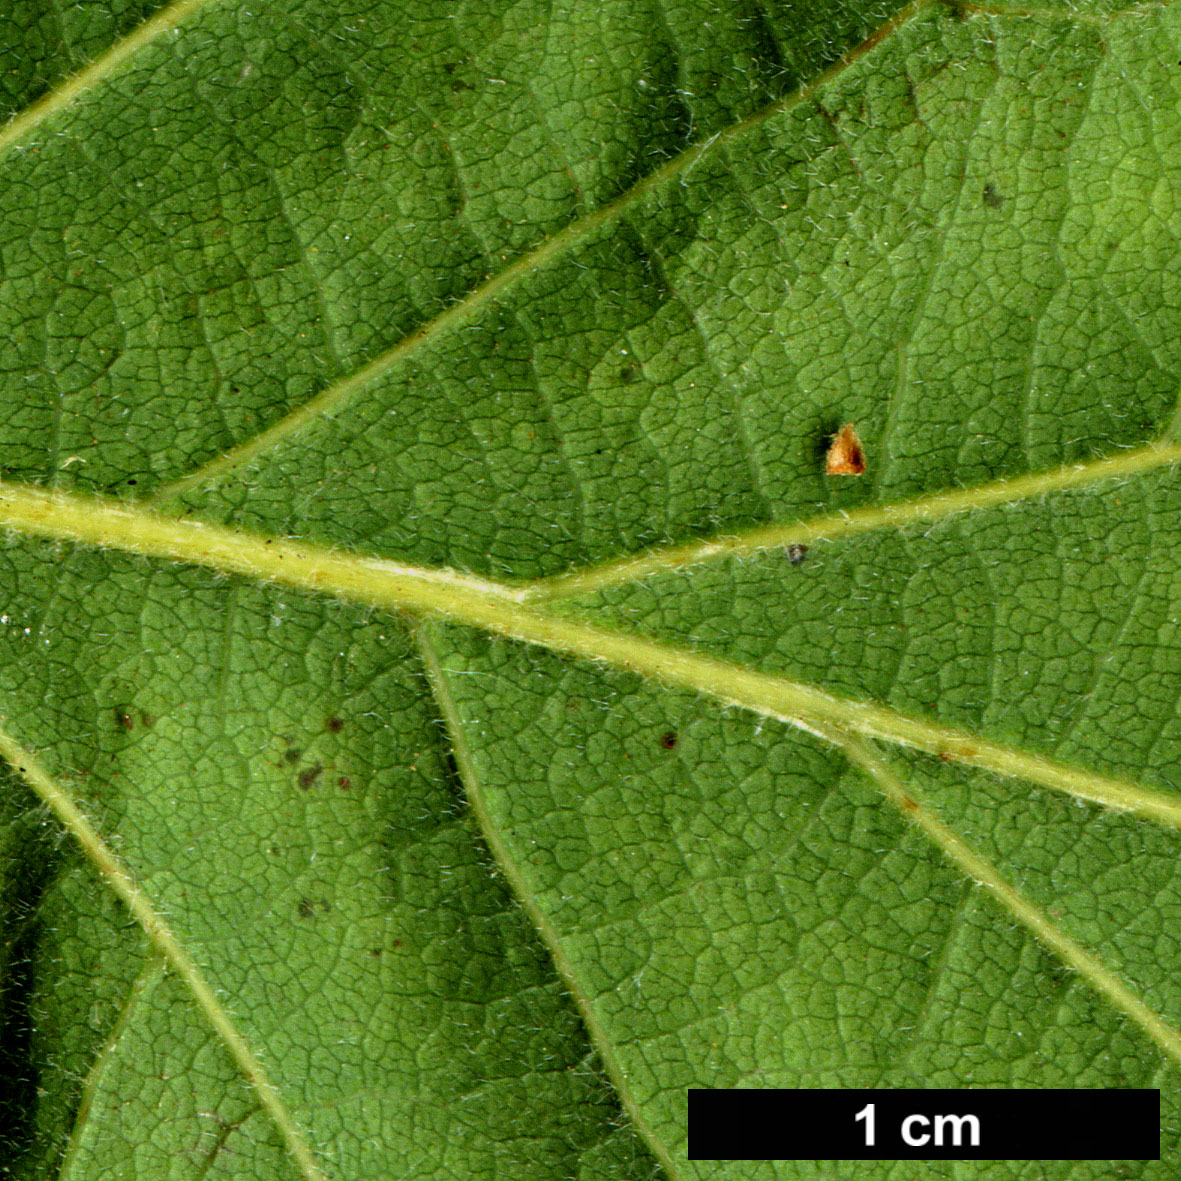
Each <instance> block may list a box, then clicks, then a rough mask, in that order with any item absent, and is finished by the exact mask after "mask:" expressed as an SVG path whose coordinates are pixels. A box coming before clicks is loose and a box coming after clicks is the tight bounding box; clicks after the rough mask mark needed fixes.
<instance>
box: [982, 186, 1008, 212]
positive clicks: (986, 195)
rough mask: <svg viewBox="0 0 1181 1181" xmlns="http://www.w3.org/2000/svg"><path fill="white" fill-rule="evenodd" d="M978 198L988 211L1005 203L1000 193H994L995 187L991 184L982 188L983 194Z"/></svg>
mask: <svg viewBox="0 0 1181 1181" xmlns="http://www.w3.org/2000/svg"><path fill="white" fill-rule="evenodd" d="M980 196H981V197H982V198H983V200H984V204H985V205H987V206H988V207H989V208H990V209H996V208H997V207H998V206H1000V205H1003V204H1004V202H1005V199H1004V197H1002V196H1001V195H1000V193H998V192H997V191H996V185H994V184H991V183H989V184H986V185H985V186H984V192H982V193H981V194H980Z"/></svg>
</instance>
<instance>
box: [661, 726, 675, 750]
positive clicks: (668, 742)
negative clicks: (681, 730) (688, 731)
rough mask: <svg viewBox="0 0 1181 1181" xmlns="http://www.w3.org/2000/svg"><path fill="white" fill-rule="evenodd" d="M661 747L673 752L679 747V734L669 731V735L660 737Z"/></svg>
mask: <svg viewBox="0 0 1181 1181" xmlns="http://www.w3.org/2000/svg"><path fill="white" fill-rule="evenodd" d="M660 745H661V746H663V747H664V749H665V750H672V749H673V748H674V747H675V746H676V745H677V733H676V731H675V730H669V731H668V732H667V733H665V734H662V735H661V736H660Z"/></svg>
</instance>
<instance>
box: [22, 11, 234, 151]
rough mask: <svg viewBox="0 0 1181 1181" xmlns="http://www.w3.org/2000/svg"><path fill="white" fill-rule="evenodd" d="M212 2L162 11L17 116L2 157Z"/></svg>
mask: <svg viewBox="0 0 1181 1181" xmlns="http://www.w3.org/2000/svg"><path fill="white" fill-rule="evenodd" d="M212 2H213V0H176V3H174V4H169V5H168V6H167V7H166V8H162V9H160V11H159V12H157V13H156V14H155V15H154V16H152V17H149V18H148V19H147V20H146V21H144V23H143V24H142V25H140V26H139V27H138V28H137V29H136V30H135V31H134V32H132V33H129V34H128V35H127V36H126V37H124V38H123V39H122V40H121V41H117V42H116V43H115V44H114V45H113V46H111V48H110V49H108V50H107V52H106V53H104V54H103V55H102V56H101V57H99V58H96V59H95V60H94V61H93V62H91V63H90V65H88V66H87V67H86V68H85V69H82V70H79V71H78V73H76V74H73V75H71V76H70V77H69V78H67V79H66V80H65V81H64V82H62V83H61V84H60V85H59V86H56V87H54V89H53V90H51V91H49V92H48V93H47V94H45V95H43V96H42V97H41V98H39V99H38V100H37V101H36V102H35V103H33V104H32V106H30V107H27V108H26V109H25V110H23V111H21V112H20V114H18V115H14V116H13V117H12V118H11V119H10V120H9V121H8V123H7V124H6V125H5V126H4V127H3V128H2V129H0V155H2V154H3V153H5V152H8V151H11V150H12V149H13V148H16V147H19V146H20V145H21V144H22V143H25V142H26V141H27V140H29V139H30V138H31V137H32V135H33V133H34V132H35V131H36V130H37V129H38V128H39V127H41V126H42V125H43V124H44V123H45V122H46V121H47V120H48V119H50V118H51V117H52V116H54V115H56V114H58V113H59V112H60V111H64V110H65V109H66V108H67V107H70V106H72V105H73V104H74V103H76V102H77V101H78V99H80V98H81V97H82V95H83V94H85V93H86V91H88V90H90V89H92V88H93V87H95V86H97V85H98V84H99V83H100V82H103V81H105V80H106V79H107V78H110V77H111V76H112V75H113V74H115V73H116V72H117V71H118V70H119V69H120V67H122V66H124V65H126V64H127V63H128V62H129V61H131V60H132V59H133V58H134V57H135V55H136V54H137V53H138V52H139V51H140V50H141V49H143V48H144V47H145V46H147V45H150V44H151V43H152V42H153V41H155V40H156V38H158V37H160V36H162V35H163V34H165V33H167V32H168V31H169V30H171V29H175V28H176V26H177V25H179V24H180V23H181V21H183V20H186V19H187V18H188V17H190V16H192V15H193V14H194V13H195V12H199V11H200V10H201V9H202V8H206V7H208V6H209V4H211V3H212Z"/></svg>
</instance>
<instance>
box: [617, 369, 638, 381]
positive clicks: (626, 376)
mask: <svg viewBox="0 0 1181 1181" xmlns="http://www.w3.org/2000/svg"><path fill="white" fill-rule="evenodd" d="M635 376H636V367H635V366H634V365H625V366H624V367H623V368H622V369H621V370H620V371H619V380H620V381H634V380H635Z"/></svg>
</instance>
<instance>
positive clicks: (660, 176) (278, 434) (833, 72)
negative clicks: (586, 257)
mask: <svg viewBox="0 0 1181 1181" xmlns="http://www.w3.org/2000/svg"><path fill="white" fill-rule="evenodd" d="M933 2H934V0H914V2H913V3H911V4H909V5H907V6H906V7H905V8H903V9H902V10H901V11H899V12H898V13H897V14H895V16H893V17H892V18H891V19H890V20H889V21H887V22H886V23H885V24H884V25H881V26H880V27H879V28H878V29H876V30H875V31H874V32H873V33H872V34H871V35H870V36H869V37H868V38H866V40H865V41H863V42H862V43H861V44H860V45H858V46H856V47H855V48H854V49H851V50H850V51H849V52H848V53H846V54H844V55H843V56H842V57H841V58H840V59H839V60H838V61H836V62H834V63H833V65H831V66H829V68H828V69H827V70H824V71H823V72H822V73H820V74H818V75H817V76H816V77H815V78H814V79H813V80H812V81H811V82H809V83H808V84H807V85H805V86H802V87H800V88H799V89H798V90H796V91H793V92H792V93H791V94H789V95H787V96H785V97H784V98H780V99H776V101H775V102H773V103H771V104H770V105H769V106H766V107H764V108H763V109H762V110H761V111H756V112H755V113H754V114H753V115H749V116H748V117H747V118H745V119H742V120H740V121H739V122H737V123H734V124H732V125H731V126H730V127H727V128H726V129H725V130H723V131H719V132H717V133H716V134H714V135H712V136H710V138H709V139H707V140H703V141H702V142H701V143H697V144H694V145H693V146H692V147H689V148H686V149H685V150H684V151H683V152H681V153H680V154H679V155H677V156H674V157H673V158H672V159H671V160H669V161H667V162H666V163H665V164H663V165H661V167H659V168H657V169H656V170H655V171H654V172H651V173H649V174H648V175H647V176H646V177H644V178H643V179H642V180H640V181H638V182H637V183H636V184H634V185H633V186H632V187H631V188H630V189H628V190H626V191H625V192H623V193H621V194H620V195H619V196H618V197H616V198H615V200H613V201H610V202H608V203H607V204H606V205H603V206H601V207H600V208H598V209H596V210H594V212H592V213H588V214H587V215H586V216H584V217H581V218H579V219H577V220H576V221H573V222H571V223H570V225H568V226H566V227H565V229H562V230H559V231H558V232H557V233H556V234H554V235H553V236H552V237H549V238H546V239H545V240H544V241H543V242H541V243H540V244H539V245H538V246H535V247H534V248H533V249H532V250H530V251H529V252H528V253H526V254H523V255H522V256H521V257H520V258H518V259H516V260H515V261H514V262H512V263H510V264H509V265H508V266H507V267H505V269H504V270H502V271H499V272H498V273H497V274H495V275H493V276H492V277H491V278H490V279H488V280H487V281H486V282H484V283H483V284H481V285H480V286H479V287H477V288H475V289H474V290H473V291H471V292H469V294H468V295H466V296H465V297H464V298H463V299H460V300H458V301H457V302H455V303H453V304H451V306H450V307H448V308H447V309H446V310H445V311H443V312H441V313H439V315H437V316H435V317H434V318H433V319H432V320H429V321H428V322H427V323H425V324H423V325H422V326H421V327H420V328H418V329H416V330H415V331H414V332H412V333H410V334H409V335H408V336H405V337H403V338H402V339H401V340H400V341H398V343H397V344H395V345H393V346H392V347H391V348H389V349H387V350H386V351H385V352H384V353H382V354H381V355H380V356H378V357H375V358H374V359H373V360H372V361H370V362H369V363H368V364H366V365H364V366H362V367H361V368H360V369H357V370H355V371H354V372H353V373H351V374H349V376H347V377H344V378H341V379H340V380H339V381H336V382H333V383H332V384H331V385H329V386H327V387H326V388H325V389H323V390H322V391H321V392H320V393H319V394H317V395H316V396H315V397H314V398H312V399H311V400H310V401H308V402H305V403H304V404H303V405H302V406H297V407H296V408H295V409H294V410H292V411H290V412H289V413H288V414H287V415H285V416H284V417H283V418H281V419H280V420H279V421H278V422H276V423H274V424H273V425H272V426H270V427H268V428H267V429H266V430H264V431H260V432H259V433H258V434H257V435H254V436H253V437H252V438H250V439H247V440H246V441H245V442H243V443H240V444H238V445H237V446H236V447H232V448H230V450H229V451H226V452H225V453H224V454H222V455H220V456H219V457H217V458H216V459H213V460H210V461H209V462H208V463H205V464H203V465H202V466H201V467H199V468H196V469H194V470H193V471H192V472H190V473H189V474H188V475H186V476H182V477H180V478H179V479H177V480H173V481H172V482H171V483H169V484H165V485H163V486H162V487H161V488H159V489H158V490H157V491H156V492H155V493H154V495H153V496H152V497H151V498H150V503H152V504H154V505H160V504H163V503H165V502H166V501H168V500H171V499H172V498H173V497H176V496H179V495H182V494H184V493H186V492H188V491H190V490H191V489H193V488H195V487H198V486H199V485H201V484H204V483H206V482H207V481H209V480H212V479H216V478H217V477H219V476H222V475H224V474H226V473H227V472H229V471H232V470H234V469H235V468H238V467H241V466H243V465H244V464H247V463H250V462H251V461H252V460H254V459H256V458H257V457H258V456H260V455H262V454H264V453H265V452H267V451H269V450H271V449H272V448H273V447H275V446H277V445H278V444H279V443H281V442H282V441H283V440H284V439H286V438H288V437H289V436H291V435H293V434H296V433H298V432H299V431H300V430H301V429H302V428H303V427H305V426H307V425H308V424H309V423H312V422H315V421H316V420H318V419H320V418H324V417H329V416H331V415H332V414H334V413H336V412H337V411H340V410H343V409H344V408H346V407H347V405H348V403H349V402H350V401H351V399H352V398H353V397H354V395H356V394H357V393H359V392H360V390H361V389H363V388H364V387H365V386H367V385H368V384H369V383H370V382H372V381H375V380H376V379H377V378H379V377H381V376H382V375H383V374H385V373H388V372H389V371H390V370H391V369H393V368H394V367H395V366H397V365H398V364H400V363H401V362H402V361H404V360H406V359H407V358H408V357H410V356H411V355H412V354H414V353H415V352H417V351H418V349H419V348H421V347H422V346H423V345H425V344H426V343H428V342H429V341H432V340H434V339H435V338H436V337H437V336H439V335H440V334H441V333H443V332H445V331H446V330H447V329H449V328H452V327H455V326H456V325H458V324H460V323H462V322H463V321H464V320H466V319H467V318H468V317H469V316H471V315H473V314H475V313H476V312H478V311H479V310H480V309H481V308H483V307H485V306H487V305H488V304H489V303H492V302H494V301H495V300H496V299H497V298H499V297H500V296H501V295H502V294H503V293H504V292H505V290H506V289H507V288H509V287H510V286H512V284H513V283H515V282H516V280H517V279H519V278H521V277H522V276H524V275H528V274H530V273H531V272H533V271H537V270H541V269H542V268H544V267H546V266H548V265H549V264H550V263H551V262H552V261H553V260H554V259H555V258H557V257H559V256H561V255H563V254H564V253H565V252H566V251H568V250H570V249H572V248H573V247H575V246H576V245H577V244H578V243H580V242H582V241H584V240H586V239H588V238H589V237H590V236H591V235H592V234H593V233H594V232H595V231H596V230H598V229H600V228H601V227H603V226H605V225H609V224H610V223H611V222H614V221H616V220H617V219H619V218H620V217H622V216H623V215H624V214H625V213H626V212H627V211H628V210H629V209H631V208H633V207H634V206H636V205H638V204H639V203H640V202H641V201H642V200H643V199H644V198H645V197H646V196H647V195H648V194H649V193H650V192H651V191H652V190H653V189H655V188H657V187H659V186H660V185H662V184H664V183H665V182H666V181H668V180H670V179H672V178H674V177H676V176H678V175H680V174H682V173H688V171H689V170H690V169H691V168H692V167H693V166H694V165H695V164H696V163H697V161H698V160H701V159H702V158H703V157H705V156H708V155H711V154H713V153H714V152H716V151H718V150H720V149H721V148H723V147H725V146H726V145H727V144H729V143H731V142H732V141H733V140H736V139H740V138H741V137H742V136H744V135H746V134H747V133H748V132H750V131H752V130H753V129H755V128H757V127H759V126H761V125H762V124H763V123H765V122H766V121H767V120H768V119H770V118H772V117H774V116H775V115H778V114H782V113H783V112H784V111H788V110H791V108H792V107H795V106H798V105H799V104H800V103H803V102H806V101H807V100H808V99H809V98H811V96H812V95H813V94H815V92H816V91H817V90H818V89H819V88H820V87H821V86H824V85H825V84H826V83H828V82H829V81H830V80H831V79H832V78H834V77H835V76H837V75H838V74H840V73H841V71H843V70H845V69H847V68H848V67H849V66H850V65H852V64H853V63H854V62H856V61H857V60H859V59H860V58H861V57H863V56H864V55H865V54H866V53H868V52H869V51H870V50H871V49H872V48H873V47H874V46H875V45H877V44H878V43H879V42H880V41H881V40H882V39H883V38H884V37H886V36H888V35H889V34H890V33H892V32H893V31H894V30H895V29H897V28H899V27H900V26H901V25H903V24H905V23H906V22H907V21H909V20H911V19H913V18H914V17H915V16H916V15H917V14H918V13H919V12H921V11H922V10H923V9H925V8H927V7H929V6H930V5H931V4H932V3H933Z"/></svg>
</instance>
